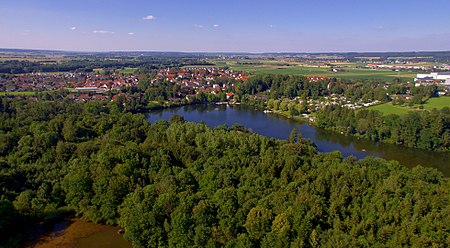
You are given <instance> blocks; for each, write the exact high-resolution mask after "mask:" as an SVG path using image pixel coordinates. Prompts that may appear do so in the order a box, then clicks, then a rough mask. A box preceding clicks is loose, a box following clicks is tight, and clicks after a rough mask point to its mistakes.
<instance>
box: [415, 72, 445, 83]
mask: <svg viewBox="0 0 450 248" xmlns="http://www.w3.org/2000/svg"><path fill="white" fill-rule="evenodd" d="M428 78H432V79H434V80H443V81H445V80H447V79H450V72H432V73H429V74H417V76H416V78H415V79H414V81H419V80H423V79H425V80H426V79H428Z"/></svg>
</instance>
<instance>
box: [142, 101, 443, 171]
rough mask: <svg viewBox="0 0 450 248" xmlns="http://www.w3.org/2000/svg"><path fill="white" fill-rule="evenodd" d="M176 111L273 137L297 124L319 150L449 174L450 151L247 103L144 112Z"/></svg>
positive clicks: (155, 115) (165, 116)
mask: <svg viewBox="0 0 450 248" xmlns="http://www.w3.org/2000/svg"><path fill="white" fill-rule="evenodd" d="M175 114H177V115H181V116H183V117H184V119H185V120H186V121H192V122H197V123H199V122H204V123H205V124H206V125H208V126H209V127H216V126H220V125H223V124H226V125H228V126H230V127H231V126H232V125H234V124H242V125H243V126H245V127H246V128H247V129H251V130H252V131H253V132H254V133H258V134H261V135H264V136H267V137H271V138H276V139H287V137H288V136H289V133H290V132H291V130H292V129H293V128H296V129H297V132H300V133H301V134H302V136H303V138H309V139H311V140H312V141H313V142H314V143H315V144H316V145H317V149H318V151H319V152H330V151H336V150H337V151H340V152H341V153H342V155H343V156H344V157H347V156H350V155H353V156H355V157H357V158H358V159H362V158H364V157H366V156H374V157H381V158H384V159H387V160H397V161H399V162H400V163H401V164H402V165H404V166H406V167H409V168H411V167H414V166H417V165H419V164H420V165H422V166H424V167H433V168H436V169H438V170H439V171H441V172H443V173H444V175H446V176H450V153H449V152H446V153H442V152H433V151H427V150H422V149H414V148H408V147H403V146H398V145H392V144H385V143H378V142H373V141H370V140H366V139H359V138H356V137H353V136H346V135H341V134H339V133H336V132H331V131H327V130H323V129H321V128H318V127H315V126H312V125H309V124H308V123H301V122H298V121H295V120H292V119H288V118H285V117H282V116H279V115H276V114H271V113H264V112H262V111H260V110H255V109H253V108H251V107H248V106H242V105H235V106H227V105H190V106H184V107H178V108H170V109H163V110H157V111H152V112H150V113H148V114H147V118H148V120H149V121H150V122H151V123H153V122H155V121H157V120H169V119H170V117H171V116H173V115H175Z"/></svg>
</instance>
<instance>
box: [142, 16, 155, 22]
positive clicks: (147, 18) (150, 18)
mask: <svg viewBox="0 0 450 248" xmlns="http://www.w3.org/2000/svg"><path fill="white" fill-rule="evenodd" d="M142 19H143V20H147V21H152V20H155V19H156V17H155V16H152V15H148V16H144V17H143V18H142Z"/></svg>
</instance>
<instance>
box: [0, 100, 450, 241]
mask: <svg viewBox="0 0 450 248" xmlns="http://www.w3.org/2000/svg"><path fill="white" fill-rule="evenodd" d="M0 118H1V121H0V141H1V142H0V182H1V184H0V194H1V199H0V220H1V222H0V240H1V244H2V245H12V244H14V243H15V241H14V238H16V237H17V236H16V235H17V234H18V233H21V232H23V231H24V230H26V229H27V228H28V229H29V228H30V227H29V226H28V227H27V225H25V224H24V223H25V222H24V221H23V220H27V219H28V220H29V219H39V218H43V216H46V215H47V214H50V213H53V212H56V211H58V210H60V209H65V208H69V209H73V210H74V211H75V212H76V213H77V215H78V216H80V217H82V218H85V219H88V220H91V221H94V222H102V223H107V224H111V225H120V226H121V227H123V228H124V229H125V238H126V239H129V240H130V241H131V242H132V243H133V245H134V246H135V247H155V246H161V247H175V246H177V247H222V246H224V247H286V246H294V247H319V246H332V247H349V246H352V247H353V246H390V247H392V246H395V247H398V246H420V247H427V246H437V247H440V246H441V247H445V246H448V245H449V244H450V237H449V235H448V233H449V229H448V228H449V226H450V216H449V215H450V204H449V199H450V198H449V188H450V187H449V181H448V179H447V178H445V177H444V176H443V175H442V173H440V172H438V171H437V170H435V169H429V168H423V167H420V166H418V167H416V168H414V169H412V170H410V169H407V168H405V167H403V166H402V165H400V164H398V162H395V161H385V160H383V159H378V158H370V157H369V158H366V159H363V160H359V161H356V159H355V158H353V157H347V158H343V157H342V155H341V153H340V152H332V153H317V151H316V148H315V146H314V144H312V143H311V142H310V141H309V140H306V139H302V138H301V135H298V136H297V135H296V134H295V133H292V135H291V137H290V138H289V140H275V139H270V138H267V137H264V136H261V135H258V134H251V133H248V132H246V130H245V129H242V128H236V127H235V128H227V127H223V126H222V127H217V128H215V129H211V128H209V127H207V126H206V125H204V124H195V123H190V122H185V121H184V120H183V118H182V117H180V116H175V117H174V118H172V119H171V120H170V121H169V122H167V121H157V122H155V123H149V122H148V121H147V119H146V117H145V115H143V114H132V113H129V112H122V110H121V109H119V108H118V107H117V105H115V104H112V103H104V102H89V103H73V102H69V101H38V102H33V101H27V100H12V99H8V98H5V97H4V98H2V99H1V104H0Z"/></svg>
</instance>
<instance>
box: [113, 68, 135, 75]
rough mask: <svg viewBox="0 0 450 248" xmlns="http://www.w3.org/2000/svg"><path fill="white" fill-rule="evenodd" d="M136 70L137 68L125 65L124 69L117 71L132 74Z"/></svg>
mask: <svg viewBox="0 0 450 248" xmlns="http://www.w3.org/2000/svg"><path fill="white" fill-rule="evenodd" d="M136 70H137V68H130V67H126V68H124V69H119V70H117V72H118V73H123V74H133V73H134V72H135V71H136Z"/></svg>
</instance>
